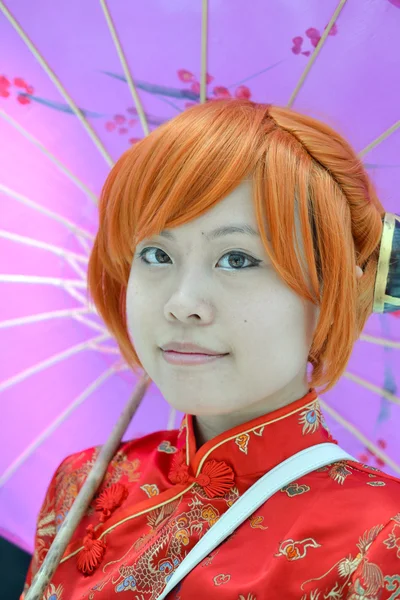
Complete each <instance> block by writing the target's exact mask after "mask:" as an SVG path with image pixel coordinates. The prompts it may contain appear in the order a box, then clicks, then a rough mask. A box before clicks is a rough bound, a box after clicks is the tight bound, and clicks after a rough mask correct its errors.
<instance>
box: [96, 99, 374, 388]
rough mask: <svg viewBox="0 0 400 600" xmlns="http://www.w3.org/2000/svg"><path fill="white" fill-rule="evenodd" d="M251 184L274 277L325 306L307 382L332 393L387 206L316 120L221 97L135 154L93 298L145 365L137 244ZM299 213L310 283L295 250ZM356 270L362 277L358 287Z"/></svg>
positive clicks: (102, 233) (107, 198) (344, 146)
mask: <svg viewBox="0 0 400 600" xmlns="http://www.w3.org/2000/svg"><path fill="white" fill-rule="evenodd" d="M244 178H250V179H251V180H252V181H253V189H254V198H253V201H254V206H255V210H256V215H257V222H258V226H259V229H260V233H261V236H262V241H263V243H264V246H265V249H266V252H267V253H268V255H269V256H270V259H271V261H272V263H273V265H274V267H275V269H276V271H277V272H278V274H279V275H280V277H281V278H282V279H283V280H284V281H285V282H286V284H287V285H288V286H289V287H290V288H291V289H292V290H293V291H294V292H296V293H297V294H298V295H299V296H301V297H302V298H304V299H306V300H309V301H311V302H313V303H314V304H315V305H318V306H320V311H321V312H320V318H319V321H318V325H317V328H316V331H315V334H314V338H313V342H312V346H311V349H310V355H309V362H310V363H311V364H312V366H313V370H312V376H311V380H310V381H309V384H310V387H313V388H321V387H322V386H325V388H324V389H323V390H320V393H324V392H326V391H328V390H329V389H331V388H332V387H333V386H334V384H335V383H336V382H337V381H338V379H339V378H340V376H341V375H342V374H343V372H344V370H345V368H346V365H347V363H348V361H349V359H350V355H351V352H352V349H353V345H354V343H355V341H356V340H357V339H358V337H359V335H360V333H361V331H362V329H363V327H364V325H365V322H366V320H367V318H368V316H369V315H370V314H371V312H372V303H373V289H374V282H375V275H376V268H377V261H378V255H379V242H380V237H381V232H382V217H383V214H384V208H383V206H382V204H381V203H380V202H379V200H378V198H377V195H376V192H375V190H374V187H373V185H372V183H371V181H370V179H369V177H368V175H367V173H366V171H365V169H364V166H363V164H362V161H361V160H360V159H359V158H358V157H357V155H356V153H355V152H354V150H353V149H352V148H351V146H350V145H349V144H348V143H347V142H346V141H345V140H344V139H343V138H342V137H341V136H340V135H339V134H338V133H336V131H334V130H333V129H331V128H330V127H329V126H327V125H325V124H323V123H321V122H320V121H317V120H316V119H313V118H311V117H309V116H305V115H302V114H299V113H297V112H295V111H293V110H289V109H287V108H279V107H277V106H271V105H267V104H259V103H255V102H251V101H249V100H232V99H229V100H225V99H222V100H213V101H210V102H206V103H204V104H200V105H196V106H194V107H192V108H189V109H188V110H186V111H185V112H183V113H181V114H179V115H178V116H177V117H175V118H174V119H172V120H170V121H168V122H167V123H165V124H163V125H162V126H160V127H158V128H157V129H156V130H155V131H153V132H152V133H151V134H150V135H149V136H148V137H146V138H144V139H143V140H141V141H140V142H138V143H137V144H135V145H134V146H132V147H131V148H130V149H129V150H128V151H127V152H125V153H124V154H123V155H122V156H121V158H120V159H119V160H118V162H117V163H116V165H115V166H114V167H113V169H112V170H111V172H110V174H109V176H108V178H107V180H106V182H105V185H104V187H103V190H102V194H101V198H100V205H99V217H100V223H99V230H98V232H97V236H96V239H95V243H94V247H93V250H92V253H91V257H90V261H89V268H88V287H89V293H90V295H91V297H92V298H93V301H94V303H95V305H96V307H97V310H98V312H99V314H100V315H101V317H102V318H103V320H104V322H105V324H106V325H107V327H108V328H109V330H110V332H111V333H112V334H113V335H114V336H115V338H116V340H117V342H118V344H119V347H120V350H121V352H122V354H123V356H124V358H125V359H126V361H127V362H128V364H129V365H130V366H131V368H132V369H133V370H136V368H138V367H139V368H142V366H141V364H140V361H139V358H138V356H137V354H136V351H135V348H134V347H133V345H132V342H131V340H130V337H129V333H128V330H127V323H126V289H127V284H128V279H129V273H130V266H131V262H132V258H133V254H134V252H135V247H136V245H137V243H138V242H139V241H141V240H142V239H144V238H148V237H151V236H153V235H155V234H158V233H160V232H161V231H162V230H163V229H166V228H173V227H177V226H179V225H182V224H184V223H187V222H188V221H191V220H192V219H196V218H197V217H199V216H201V215H202V214H204V213H205V212H206V211H208V210H209V209H210V208H212V207H213V206H214V205H216V204H217V203H218V202H219V201H220V200H222V199H223V198H224V197H226V196H227V194H229V193H230V192H231V191H232V190H233V189H234V188H235V187H237V186H238V185H239V184H240V183H241V181H242V180H243V179H244ZM295 209H296V211H297V213H298V215H299V217H300V222H301V231H302V236H303V242H304V251H305V259H306V261H307V266H308V278H309V279H308V283H307V279H306V278H305V276H304V273H303V270H302V268H301V266H300V263H299V260H298V255H297V254H296V251H295V237H294V236H295V230H294V226H295V225H294V223H295V221H294V219H295ZM266 223H267V224H268V235H269V237H270V239H271V241H270V242H269V240H268V239H267V231H266ZM288 240H293V243H292V244H290V243H288ZM356 264H358V265H359V266H360V267H361V268H362V269H363V270H364V276H363V277H362V278H361V279H360V280H359V281H357V280H356V277H355V265H356ZM332 321H333V322H334V324H333V326H332V325H331V323H332Z"/></svg>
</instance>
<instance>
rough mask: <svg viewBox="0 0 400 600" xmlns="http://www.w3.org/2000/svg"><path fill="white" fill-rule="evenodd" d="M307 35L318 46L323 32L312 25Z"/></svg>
mask: <svg viewBox="0 0 400 600" xmlns="http://www.w3.org/2000/svg"><path fill="white" fill-rule="evenodd" d="M306 36H307V37H308V38H309V39H310V42H311V44H312V45H313V46H314V48H316V47H317V46H318V43H319V40H320V39H321V34H320V32H319V31H318V29H315V27H310V28H309V29H307V31H306Z"/></svg>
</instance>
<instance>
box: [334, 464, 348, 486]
mask: <svg viewBox="0 0 400 600" xmlns="http://www.w3.org/2000/svg"><path fill="white" fill-rule="evenodd" d="M351 474H352V472H351V470H350V468H349V466H348V465H346V462H345V461H339V462H337V463H335V464H334V465H332V466H331V468H330V469H329V477H331V478H332V479H333V481H336V482H337V483H339V484H340V485H343V484H344V482H345V481H346V478H347V477H348V476H349V475H351Z"/></svg>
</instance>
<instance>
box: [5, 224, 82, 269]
mask: <svg viewBox="0 0 400 600" xmlns="http://www.w3.org/2000/svg"><path fill="white" fill-rule="evenodd" d="M0 238H3V239H5V240H10V241H12V242H16V243H17V244H22V245H25V246H31V247H32V248H40V249H41V250H47V251H48V252H52V253H53V254H56V255H57V256H62V257H63V258H73V259H75V260H77V261H78V262H83V263H85V264H87V263H88V262H89V258H88V257H87V256H84V255H83V254H78V253H77V252H72V251H71V250H65V249H64V248H60V247H59V246H55V245H54V244H48V243H47V242H42V241H40V240H35V239H33V238H30V237H27V236H24V235H19V234H17V233H12V232H11V231H5V230H4V229H0Z"/></svg>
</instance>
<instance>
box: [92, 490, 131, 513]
mask: <svg viewBox="0 0 400 600" xmlns="http://www.w3.org/2000/svg"><path fill="white" fill-rule="evenodd" d="M127 497H128V488H127V487H126V486H125V485H123V484H122V483H113V485H110V487H109V488H107V489H105V490H104V492H102V493H101V494H100V496H99V497H98V499H97V502H96V510H99V511H103V514H102V515H101V516H100V519H99V520H100V522H101V523H104V521H105V520H106V519H108V518H109V517H110V516H111V513H113V512H114V510H115V509H116V508H118V507H119V506H121V504H122V503H123V502H124V500H126V498H127Z"/></svg>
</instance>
